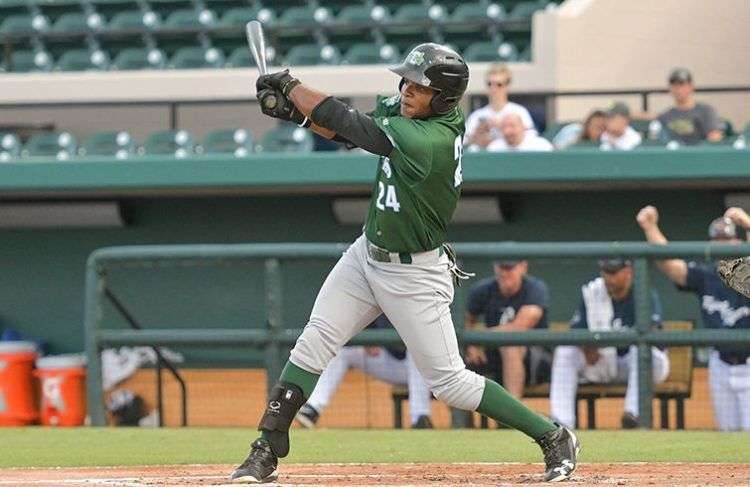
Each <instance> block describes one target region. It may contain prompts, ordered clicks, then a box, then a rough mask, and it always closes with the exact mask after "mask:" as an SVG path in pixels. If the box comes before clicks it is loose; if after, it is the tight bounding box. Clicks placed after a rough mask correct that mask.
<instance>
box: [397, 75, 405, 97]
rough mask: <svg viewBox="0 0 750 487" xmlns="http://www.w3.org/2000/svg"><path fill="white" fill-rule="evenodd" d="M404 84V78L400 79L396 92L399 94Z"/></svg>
mask: <svg viewBox="0 0 750 487" xmlns="http://www.w3.org/2000/svg"><path fill="white" fill-rule="evenodd" d="M405 83H406V80H405V79H404V78H401V81H399V82H398V92H399V93H401V90H402V89H403V87H404V84H405Z"/></svg>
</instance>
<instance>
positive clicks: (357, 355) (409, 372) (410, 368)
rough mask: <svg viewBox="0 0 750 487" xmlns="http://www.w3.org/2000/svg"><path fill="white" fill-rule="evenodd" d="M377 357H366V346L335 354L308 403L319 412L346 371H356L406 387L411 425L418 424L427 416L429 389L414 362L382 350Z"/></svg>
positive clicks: (343, 350)
mask: <svg viewBox="0 0 750 487" xmlns="http://www.w3.org/2000/svg"><path fill="white" fill-rule="evenodd" d="M378 350H379V353H378V355H376V356H372V355H368V354H367V350H366V349H365V347H344V348H343V349H342V350H341V352H339V354H338V355H336V356H335V357H333V359H332V360H331V361H330V362H329V363H328V367H326V369H325V370H324V371H323V374H322V375H321V376H320V380H318V384H317V385H316V386H315V390H314V391H313V393H312V394H311V395H310V398H309V399H308V400H307V403H308V404H309V405H310V406H312V407H314V408H315V410H316V411H318V412H322V411H323V409H325V408H326V406H328V403H330V402H331V398H332V397H333V395H334V394H335V393H336V389H338V387H339V385H340V384H341V381H342V380H344V376H345V375H346V372H347V371H348V370H349V369H350V368H355V369H359V370H361V371H363V372H364V373H366V374H368V375H371V376H373V377H375V378H376V379H379V380H382V381H384V382H387V383H389V384H393V385H398V386H408V388H409V415H410V417H411V423H412V424H414V423H416V422H417V419H419V417H420V416H429V415H430V400H431V399H432V397H431V394H430V389H429V388H428V387H427V384H425V382H424V380H422V376H421V375H419V372H418V371H417V368H416V367H415V366H414V362H413V361H412V360H411V357H410V356H409V355H407V356H406V358H405V359H404V360H399V359H397V358H396V357H394V356H393V355H391V354H390V353H388V352H387V351H386V350H385V349H384V348H379V349H378Z"/></svg>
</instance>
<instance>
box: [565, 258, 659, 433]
mask: <svg viewBox="0 0 750 487" xmlns="http://www.w3.org/2000/svg"><path fill="white" fill-rule="evenodd" d="M599 271H600V276H599V277H597V278H595V279H593V280H591V281H589V282H587V283H586V284H584V285H583V286H581V304H580V306H579V307H578V309H577V310H576V312H575V313H574V314H573V318H572V319H571V320H570V327H571V328H573V329H588V330H590V331H592V332H598V331H617V330H625V329H627V328H632V327H633V326H635V315H636V309H635V298H634V295H633V263H632V261H631V260H630V259H602V260H600V261H599ZM651 323H652V324H653V326H661V302H660V301H659V296H658V295H657V294H656V291H655V290H652V291H651ZM651 359H652V363H653V381H654V383H656V384H659V383H661V382H664V381H665V380H666V378H667V376H668V375H669V357H668V356H667V354H666V353H665V352H664V351H663V350H660V349H658V348H657V347H651ZM637 364H638V347H636V346H635V345H631V346H629V347H620V348H616V347H603V348H599V347H596V346H584V347H576V346H560V347H556V348H555V353H554V358H553V359H552V378H551V381H550V408H551V415H552V417H553V418H555V419H556V420H558V421H559V422H560V424H564V425H567V426H573V425H574V424H575V401H576V393H577V391H578V384H579V382H588V383H597V384H606V383H611V382H624V383H627V389H626V391H625V408H624V409H625V412H624V414H623V416H622V427H623V428H625V429H632V428H637V427H638V426H640V419H639V417H638V365H637Z"/></svg>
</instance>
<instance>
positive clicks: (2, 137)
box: [0, 133, 21, 162]
mask: <svg viewBox="0 0 750 487" xmlns="http://www.w3.org/2000/svg"><path fill="white" fill-rule="evenodd" d="M20 155H21V141H19V140H18V136H17V135H16V134H11V133H0V162H7V161H9V160H11V159H15V158H17V157H19V156H20Z"/></svg>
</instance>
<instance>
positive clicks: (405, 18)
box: [393, 3, 446, 22]
mask: <svg viewBox="0 0 750 487" xmlns="http://www.w3.org/2000/svg"><path fill="white" fill-rule="evenodd" d="M445 17H446V14H445V9H444V8H443V7H442V6H441V5H440V4H434V5H430V6H427V5H423V4H415V3H411V4H406V5H402V6H401V7H399V9H398V10H396V13H394V14H393V20H394V21H395V22H422V21H426V20H431V21H433V22H441V21H443V20H445Z"/></svg>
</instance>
